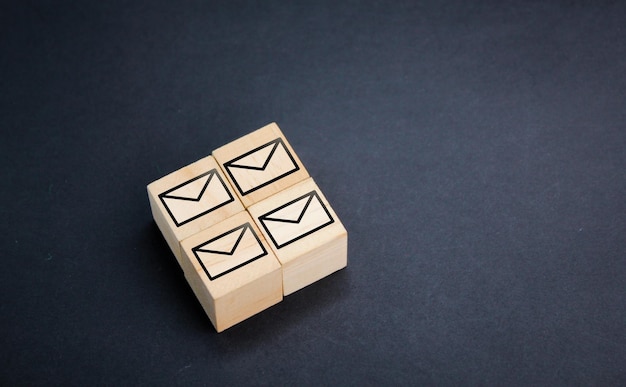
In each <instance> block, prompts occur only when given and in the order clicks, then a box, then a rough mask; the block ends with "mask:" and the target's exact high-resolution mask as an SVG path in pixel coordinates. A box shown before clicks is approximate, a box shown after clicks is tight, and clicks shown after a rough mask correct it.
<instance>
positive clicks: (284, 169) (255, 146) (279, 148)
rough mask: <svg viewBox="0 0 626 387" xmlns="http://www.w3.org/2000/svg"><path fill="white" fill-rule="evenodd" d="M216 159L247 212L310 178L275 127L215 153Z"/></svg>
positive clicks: (253, 134) (246, 137)
mask: <svg viewBox="0 0 626 387" xmlns="http://www.w3.org/2000/svg"><path fill="white" fill-rule="evenodd" d="M213 156H214V157H215V159H216V160H217V162H218V163H219V164H220V166H221V167H222V169H223V171H224V174H225V175H226V177H227V178H228V180H229V181H230V183H231V185H232V186H233V187H234V190H235V192H236V193H237V196H238V197H239V199H240V200H241V202H242V203H243V205H244V206H245V207H246V208H247V207H249V206H250V205H252V204H254V203H257V202H259V201H261V200H263V199H265V198H267V197H269V196H271V195H273V194H275V193H278V192H280V191H282V190H284V189H285V188H287V187H290V186H292V185H294V184H296V183H298V182H300V181H302V180H304V179H306V178H308V177H309V174H308V172H307V171H306V169H305V168H304V166H303V165H302V163H301V162H300V159H299V158H298V155H296V153H295V152H294V151H293V148H292V147H291V145H289V142H288V141H287V139H286V138H285V136H284V135H283V133H282V132H281V131H280V128H279V127H278V125H276V123H271V124H269V125H267V126H264V127H263V128H261V129H258V130H256V131H254V132H252V133H250V134H248V135H245V136H243V137H241V138H239V139H237V140H235V141H233V142H231V143H228V144H226V145H224V146H222V147H220V148H218V149H216V150H215V151H213Z"/></svg>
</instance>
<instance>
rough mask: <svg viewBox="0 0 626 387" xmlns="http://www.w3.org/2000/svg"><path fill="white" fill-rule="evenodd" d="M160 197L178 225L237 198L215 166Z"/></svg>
mask: <svg viewBox="0 0 626 387" xmlns="http://www.w3.org/2000/svg"><path fill="white" fill-rule="evenodd" d="M159 199H161V202H162V203H163V206H164V207H165V209H166V210H167V213H168V214H169V215H170V217H171V218H172V220H173V221H174V223H175V224H176V226H178V227H180V226H182V225H183V224H186V223H188V222H191V221H192V220H194V219H197V218H199V217H201V216H202V215H205V214H208V213H209V212H211V211H213V210H216V209H218V208H220V207H222V206H224V205H226V204H228V203H230V202H232V201H234V200H235V199H234V198H233V195H232V194H231V193H230V191H229V190H228V188H226V184H225V183H224V180H222V178H221V177H220V175H219V174H218V173H217V169H215V168H214V169H212V170H210V171H208V172H206V173H203V174H201V175H200V176H196V177H194V178H193V179H191V180H188V181H186V182H184V183H182V184H180V185H177V186H176V187H174V188H172V189H169V190H167V191H165V192H163V193H162V194H159Z"/></svg>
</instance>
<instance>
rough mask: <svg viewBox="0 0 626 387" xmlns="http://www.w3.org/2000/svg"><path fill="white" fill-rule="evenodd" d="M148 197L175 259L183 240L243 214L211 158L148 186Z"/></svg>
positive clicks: (217, 166) (239, 204)
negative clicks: (179, 244)
mask: <svg viewBox="0 0 626 387" xmlns="http://www.w3.org/2000/svg"><path fill="white" fill-rule="evenodd" d="M148 196H149V198H150V204H151V206H152V207H153V208H152V212H153V214H154V215H155V220H156V222H157V224H158V225H159V228H160V229H161V231H162V232H163V234H164V236H165V239H166V240H167V241H168V244H169V245H170V247H171V248H172V250H173V251H174V254H175V255H176V256H177V258H178V257H179V255H180V253H178V254H177V251H176V250H178V247H177V245H178V243H179V242H180V241H181V240H182V239H184V238H186V237H188V236H190V235H192V234H194V233H196V232H198V231H200V230H202V229H204V228H206V227H209V226H211V225H213V224H215V223H217V222H219V221H221V220H224V219H226V218H228V217H230V216H232V215H234V214H236V213H238V212H240V211H242V210H243V206H242V205H241V203H240V202H239V201H238V200H237V198H236V196H235V194H234V192H233V191H232V189H231V188H230V186H229V185H228V183H227V180H226V179H225V177H224V176H223V174H222V171H221V169H220V167H219V165H218V164H217V162H216V161H215V159H213V157H212V156H208V157H206V158H203V159H201V160H199V161H196V162H195V163H193V164H190V165H188V166H186V167H184V168H181V169H179V170H177V171H175V172H172V173H170V174H169V175H167V176H165V177H163V178H161V179H159V180H157V181H155V182H153V183H151V184H149V185H148Z"/></svg>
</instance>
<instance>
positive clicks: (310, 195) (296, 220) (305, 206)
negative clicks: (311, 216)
mask: <svg viewBox="0 0 626 387" xmlns="http://www.w3.org/2000/svg"><path fill="white" fill-rule="evenodd" d="M307 196H308V199H307V202H306V204H305V205H304V208H303V209H302V212H300V214H299V215H298V219H295V220H293V219H281V218H273V217H271V216H270V215H272V214H273V213H275V212H277V211H279V210H282V209H283V208H285V207H289V206H290V205H292V204H294V203H296V202H298V201H300V200H303V199H304V198H306V197H307ZM314 197H316V198H317V200H319V196H317V192H315V191H311V192H309V193H308V194H306V195H304V196H301V197H299V198H297V199H295V200H292V201H290V202H289V203H287V204H283V205H282V206H280V207H278V208H277V209H275V210H274V211H272V212H270V213H268V214H265V215H262V216H261V217H259V220H261V219H262V220H271V221H275V222H283V223H294V224H297V223H300V221H301V220H302V218H303V217H304V214H306V210H307V208H309V205H310V204H311V201H312V200H313V198H314Z"/></svg>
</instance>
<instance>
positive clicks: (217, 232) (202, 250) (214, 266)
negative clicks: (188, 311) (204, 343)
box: [181, 211, 283, 332]
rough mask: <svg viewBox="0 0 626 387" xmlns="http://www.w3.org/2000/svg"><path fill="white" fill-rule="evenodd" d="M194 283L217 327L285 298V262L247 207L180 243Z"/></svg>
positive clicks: (187, 271) (187, 270)
mask: <svg viewBox="0 0 626 387" xmlns="http://www.w3.org/2000/svg"><path fill="white" fill-rule="evenodd" d="M181 248H182V255H183V262H185V266H184V268H183V269H184V272H185V277H186V278H187V281H188V282H189V285H190V286H191V288H192V289H193V291H194V293H195V295H196V297H197V298H198V300H199V301H200V304H202V307H203V308H204V311H205V312H206V314H207V315H208V316H209V319H210V320H211V322H212V323H213V326H215V329H216V330H217V331H218V332H221V331H223V330H224V329H227V328H229V327H231V326H233V325H235V324H237V323H238V322H241V321H243V320H245V319H246V318H248V317H250V316H252V315H254V314H256V313H258V312H260V311H262V310H264V309H266V308H269V307H270V306H272V305H274V304H276V303H278V302H280V301H281V300H282V299H283V291H282V274H281V270H280V263H279V262H278V260H277V259H276V256H275V254H274V252H273V251H272V249H271V248H270V247H269V246H268V244H267V242H266V241H265V239H264V238H263V236H262V234H261V233H260V232H259V229H258V227H257V226H256V224H255V223H254V221H253V220H252V218H251V217H250V215H249V214H248V212H246V211H242V212H240V213H238V214H237V215H235V216H232V217H230V218H228V219H226V220H224V221H222V222H220V223H218V224H216V225H214V226H212V227H209V228H207V229H205V230H202V231H200V232H199V233H197V234H195V235H193V236H190V237H189V238H187V239H185V240H183V241H182V242H181Z"/></svg>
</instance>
